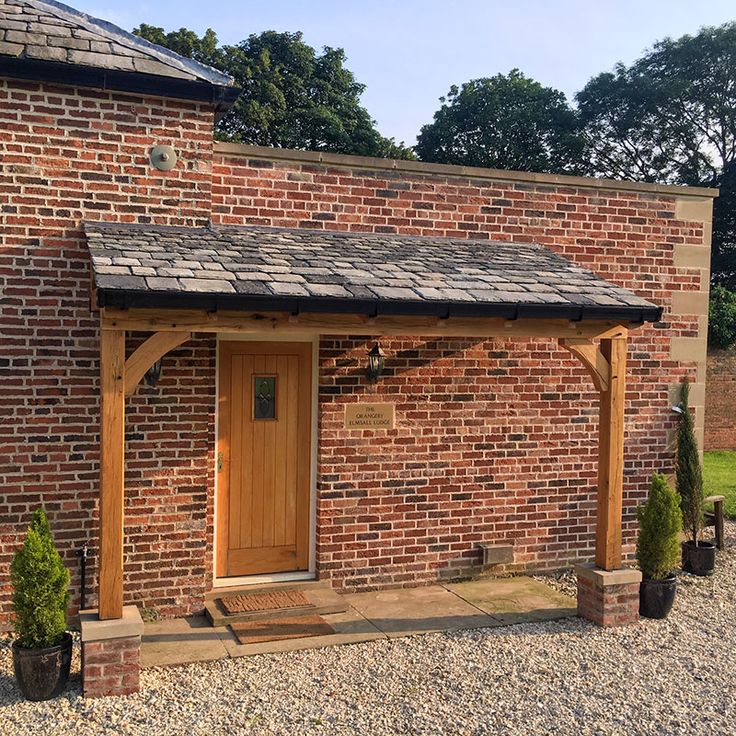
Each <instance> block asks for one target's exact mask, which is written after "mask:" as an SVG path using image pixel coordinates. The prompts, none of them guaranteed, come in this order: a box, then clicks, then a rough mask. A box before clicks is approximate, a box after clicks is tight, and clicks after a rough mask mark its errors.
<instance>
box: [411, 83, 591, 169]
mask: <svg viewBox="0 0 736 736" xmlns="http://www.w3.org/2000/svg"><path fill="white" fill-rule="evenodd" d="M440 101H441V102H442V106H441V107H440V109H439V110H438V111H437V112H436V113H435V114H434V121H433V122H431V123H429V124H428V125H425V126H423V127H422V129H421V132H420V134H419V138H418V141H417V145H416V152H417V154H418V155H419V158H420V159H421V160H422V161H435V162H439V163H447V164H463V165H466V166H489V167H493V168H498V169H516V170H520V171H543V172H551V173H575V172H577V171H578V168H579V161H580V154H581V151H582V139H581V137H580V135H579V132H578V125H577V118H576V115H575V113H574V111H573V110H572V109H571V108H570V106H569V105H568V104H567V101H566V99H565V96H564V94H562V92H558V91H557V90H555V89H551V88H549V87H543V86H542V85H541V84H539V82H535V81H534V80H533V79H529V78H528V77H525V76H524V75H523V74H522V73H521V72H520V71H519V70H518V69H513V70H512V71H511V72H510V73H509V74H508V75H503V74H497V75H496V76H495V77H491V78H484V79H474V80H471V81H470V82H466V83H465V84H463V85H462V86H461V87H457V86H452V87H451V88H450V91H449V93H448V95H447V97H446V98H445V97H442V98H440Z"/></svg>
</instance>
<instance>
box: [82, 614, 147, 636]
mask: <svg viewBox="0 0 736 736" xmlns="http://www.w3.org/2000/svg"><path fill="white" fill-rule="evenodd" d="M79 623H80V627H81V631H82V641H83V642H90V641H106V640H108V639H124V638H127V637H130V636H141V635H142V634H143V619H142V618H141V614H140V611H139V610H138V606H123V617H122V618H114V619H109V620H106V621H101V620H100V619H99V617H98V615H97V611H81V612H80V614H79Z"/></svg>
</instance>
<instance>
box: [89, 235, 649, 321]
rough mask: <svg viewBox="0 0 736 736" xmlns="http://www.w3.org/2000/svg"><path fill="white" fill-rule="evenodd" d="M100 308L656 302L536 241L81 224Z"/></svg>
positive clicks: (575, 309) (622, 307)
mask: <svg viewBox="0 0 736 736" xmlns="http://www.w3.org/2000/svg"><path fill="white" fill-rule="evenodd" d="M84 229H85V232H86V235H87V242H88V245H89V250H90V253H91V256H92V268H93V273H94V282H95V285H96V287H97V292H98V300H99V303H100V306H119V307H134V306H139V307H154V306H157V307H184V308H186V307H189V308H206V309H254V310H288V311H292V312H299V311H323V312H326V311H339V312H342V311H350V312H357V313H361V314H377V313H382V314H426V315H437V316H441V317H446V316H450V315H453V316H503V317H506V318H516V317H564V318H570V319H586V318H591V319H621V320H626V321H632V322H641V321H656V320H658V319H659V317H660V314H661V309H660V308H659V307H657V306H656V305H654V304H652V303H651V302H648V301H646V300H645V299H642V298H640V297H638V296H637V295H636V294H634V293H633V292H631V291H629V290H627V289H624V288H622V287H620V286H617V285H616V284H612V283H610V282H608V281H606V280H604V279H602V278H601V277H600V276H597V275H595V274H594V273H592V272H591V271H588V270H586V269H584V268H581V267H580V266H578V265H576V264H574V263H572V262H570V261H568V260H566V259H565V258H562V257H561V256H559V255H556V254H555V253H553V252H552V251H550V250H548V249H547V248H544V247H543V246H541V245H535V244H533V243H505V242H490V241H477V240H476V241H469V240H457V239H449V238H441V237H412V236H405V235H395V234H387V235H375V234H370V235H368V234H355V233H345V232H326V231H314V230H304V229H282V228H268V227H235V226H222V227H220V226H218V227H208V228H176V227H156V226H150V225H118V224H110V223H98V222H86V223H84Z"/></svg>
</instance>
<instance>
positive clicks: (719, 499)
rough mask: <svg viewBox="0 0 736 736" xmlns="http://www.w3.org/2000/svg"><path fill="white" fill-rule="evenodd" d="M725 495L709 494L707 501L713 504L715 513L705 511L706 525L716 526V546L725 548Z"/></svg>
mask: <svg viewBox="0 0 736 736" xmlns="http://www.w3.org/2000/svg"><path fill="white" fill-rule="evenodd" d="M725 500H726V497H725V496H707V497H706V499H705V502H706V503H712V504H713V513H711V512H710V511H706V512H705V525H706V526H714V527H715V528H716V547H718V549H723V502H724V501H725Z"/></svg>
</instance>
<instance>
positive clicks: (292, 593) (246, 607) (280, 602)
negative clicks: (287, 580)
mask: <svg viewBox="0 0 736 736" xmlns="http://www.w3.org/2000/svg"><path fill="white" fill-rule="evenodd" d="M220 604H221V605H222V608H223V609H224V611H225V613H226V614H227V615H228V616H232V615H234V614H236V613H252V612H254V611H276V610H279V609H282V608H308V607H310V606H312V603H310V602H309V599H308V598H307V597H306V596H305V595H304V593H302V592H301V591H300V590H265V591H261V592H260V593H239V594H238V595H228V596H223V597H222V598H220Z"/></svg>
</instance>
